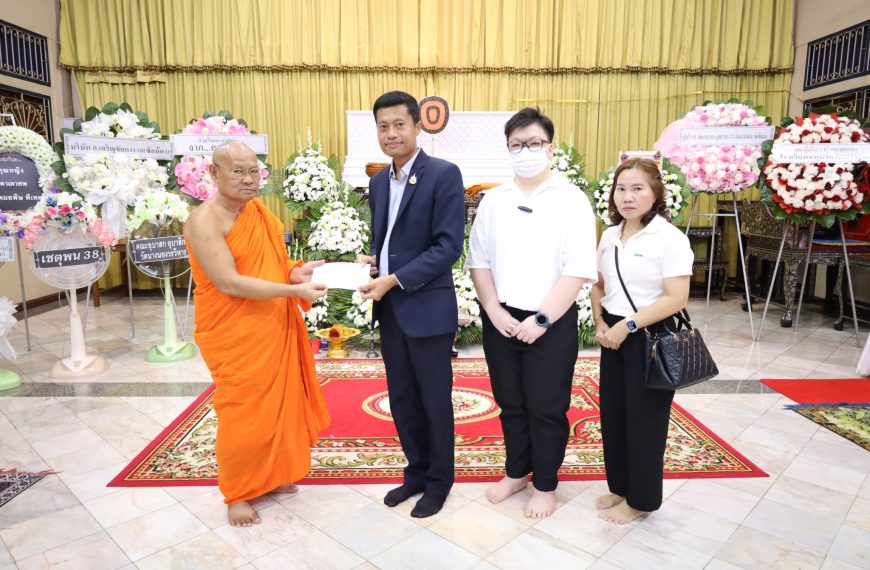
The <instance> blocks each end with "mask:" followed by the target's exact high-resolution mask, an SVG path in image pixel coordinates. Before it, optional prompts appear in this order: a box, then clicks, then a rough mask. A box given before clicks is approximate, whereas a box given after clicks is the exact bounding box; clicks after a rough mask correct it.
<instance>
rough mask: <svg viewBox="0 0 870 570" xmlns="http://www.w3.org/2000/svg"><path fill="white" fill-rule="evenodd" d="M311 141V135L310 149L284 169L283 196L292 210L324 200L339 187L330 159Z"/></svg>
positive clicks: (300, 154) (291, 159)
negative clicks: (298, 206)
mask: <svg viewBox="0 0 870 570" xmlns="http://www.w3.org/2000/svg"><path fill="white" fill-rule="evenodd" d="M310 139H311V135H310V134H309V141H308V148H306V149H305V150H304V151H302V152H301V153H299V154H297V155H295V156H293V157H291V158H290V160H288V161H287V166H285V167H284V181H283V182H282V184H281V196H282V197H283V198H284V201H285V202H286V203H287V204H288V206H289V207H291V208H293V206H294V205H296V204H302V203H305V202H311V201H314V200H321V199H324V198H325V197H327V196H328V195H330V194H331V193H332V192H333V191H334V190H335V188H336V187H337V185H338V181H337V180H336V173H335V171H334V170H333V168H332V167H331V165H330V163H329V159H327V158H326V157H325V156H323V154H322V153H321V150H320V146H319V145H312V144H311V140H310ZM293 209H297V208H293Z"/></svg>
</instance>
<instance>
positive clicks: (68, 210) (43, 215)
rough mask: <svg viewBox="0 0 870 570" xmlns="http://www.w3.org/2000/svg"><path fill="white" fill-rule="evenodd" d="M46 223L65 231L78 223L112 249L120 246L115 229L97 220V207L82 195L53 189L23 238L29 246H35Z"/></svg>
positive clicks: (46, 196)
mask: <svg viewBox="0 0 870 570" xmlns="http://www.w3.org/2000/svg"><path fill="white" fill-rule="evenodd" d="M46 224H53V225H57V226H59V227H60V228H61V229H64V230H69V229H71V228H73V227H74V226H75V225H76V224H78V225H81V226H83V229H84V230H85V231H88V232H90V233H92V234H94V235H96V236H97V237H98V238H99V240H100V243H102V244H103V245H106V246H112V245H115V244H116V243H117V240H116V239H115V234H114V233H113V232H112V230H111V228H109V227H107V226H105V225H104V224H103V222H102V220H101V219H100V218H99V217H97V213H96V211H95V210H94V207H93V206H92V205H91V204H90V203H89V202H88V201H86V200H83V199H82V197H81V196H79V195H78V194H71V193H69V192H63V191H59V190H57V189H53V191H51V192H49V193H48V194H46V195H44V196H43V197H42V199H41V200H40V201H39V203H38V204H36V207H35V208H34V209H33V218H32V219H31V220H30V222H29V223H28V224H27V227H26V228H25V229H24V236H23V238H22V239H23V241H24V246H25V247H27V248H31V247H33V242H34V241H35V240H36V238H37V236H39V234H40V233H41V232H42V231H43V230H44V229H45V226H46Z"/></svg>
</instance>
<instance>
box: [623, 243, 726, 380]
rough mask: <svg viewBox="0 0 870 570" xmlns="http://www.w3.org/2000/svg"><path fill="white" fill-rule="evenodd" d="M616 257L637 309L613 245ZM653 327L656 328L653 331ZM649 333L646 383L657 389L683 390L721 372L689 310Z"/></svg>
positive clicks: (647, 337) (647, 329)
mask: <svg viewBox="0 0 870 570" xmlns="http://www.w3.org/2000/svg"><path fill="white" fill-rule="evenodd" d="M613 257H614V259H615V260H616V274H617V275H618V276H619V283H620V285H622V290H623V291H624V292H625V296H626V297H627V298H628V302H629V303H631V308H632V309H634V311H635V312H637V307H636V306H635V305H634V301H632V300H631V295H629V294H628V289H627V288H626V287H625V282H624V281H623V280H622V273H620V271H619V251H618V248H613ZM672 319H673V320H674V321H676V323H677V325H676V327H675V328H674V329H673V330H671V329H670V328H669V327H668V321H670V320H672ZM650 329H652V331H650ZM644 332H646V378H645V380H644V385H645V386H646V387H647V388H652V389H654V390H679V389H680V388H686V387H688V386H693V385H695V384H698V383H700V382H703V381H704V380H709V379H710V378H713V377H714V376H716V375H718V374H719V369H718V368H717V367H716V363H715V362H713V357H712V356H710V351H709V350H707V345H706V344H705V343H704V339H703V338H702V337H701V332H700V331H698V330H697V329H695V328H694V327H693V326H692V320H691V319H690V318H689V312H688V311H686V309H683V310H682V311H680V312H678V313H674V315H673V317H672V318H671V319H665V320H664V321H661V322H660V323H656V324H654V325H650V326H648V327H646V328H645V329H644Z"/></svg>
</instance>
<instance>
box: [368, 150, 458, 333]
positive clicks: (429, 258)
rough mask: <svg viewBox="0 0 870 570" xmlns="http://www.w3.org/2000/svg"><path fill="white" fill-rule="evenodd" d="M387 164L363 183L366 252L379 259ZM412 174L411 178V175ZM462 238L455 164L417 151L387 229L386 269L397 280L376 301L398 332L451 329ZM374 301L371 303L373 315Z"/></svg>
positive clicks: (455, 313) (386, 209) (383, 232)
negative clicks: (386, 306) (387, 305)
mask: <svg viewBox="0 0 870 570" xmlns="http://www.w3.org/2000/svg"><path fill="white" fill-rule="evenodd" d="M389 176H390V169H389V167H387V168H384V169H382V170H381V171H380V172H378V173H377V174H375V175H374V176H373V177H372V179H371V182H370V183H369V208H370V209H371V212H372V244H371V255H374V256H377V257H378V259H380V253H381V249H382V248H383V246H384V237H385V236H386V233H387V224H388V215H389V201H390V180H389ZM412 180H415V183H414V184H411V181H412ZM464 240H465V188H464V186H463V185H462V174H461V173H460V172H459V168H457V166H456V165H455V164H452V163H450V162H447V161H446V160H441V159H439V158H433V157H430V156H428V155H427V154H426V153H425V152H423V150H422V149H421V150H420V153H419V154H418V155H417V158H416V160H414V164H413V166H412V167H411V172H410V174H409V175H408V182H407V183H406V185H405V192H404V194H403V195H402V202H401V203H400V204H399V211H398V213H397V214H396V221H395V223H394V224H393V231H392V233H391V234H390V248H389V256H390V259H389V271H390V273H394V274H395V275H396V278H398V280H399V282H400V283H401V284H402V287H399V286H396V287H393V289H392V290H390V292H389V294H388V295H387V296H386V297H385V298H384V299H382V300H381V302H391V303H392V307H393V312H394V313H395V315H396V320H397V321H398V323H399V327H400V328H401V329H402V332H403V333H405V334H406V335H408V336H410V337H425V336H435V335H440V334H453V333H455V332H456V326H457V319H458V309H457V305H456V292H455V290H454V289H453V273H452V269H453V264H454V263H456V261H457V260H458V259H459V256H460V255H461V254H462V245H463V242H464ZM377 314H378V303H375V305H374V318H377Z"/></svg>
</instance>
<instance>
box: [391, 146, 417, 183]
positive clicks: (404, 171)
mask: <svg viewBox="0 0 870 570" xmlns="http://www.w3.org/2000/svg"><path fill="white" fill-rule="evenodd" d="M418 154H420V147H417V152H415V153H414V156H412V157H411V160H409V161H408V162H406V163H405V164H404V166H402V168H400V169H399V182H401V181H402V180H404V179H405V178H407V177H408V174H410V172H411V167H413V166H414V161H415V160H417V155H418ZM395 168H396V163H395V161H391V162H390V180H395V179H396V171H395Z"/></svg>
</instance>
